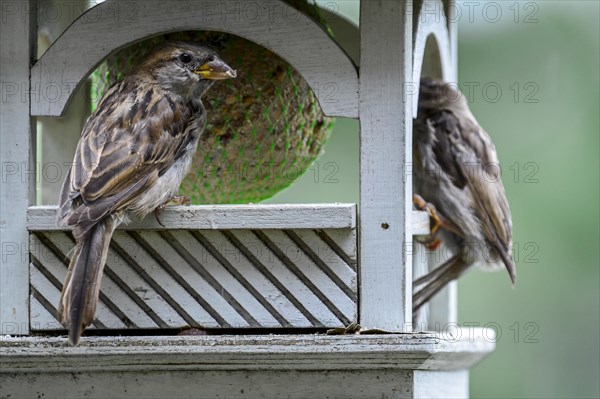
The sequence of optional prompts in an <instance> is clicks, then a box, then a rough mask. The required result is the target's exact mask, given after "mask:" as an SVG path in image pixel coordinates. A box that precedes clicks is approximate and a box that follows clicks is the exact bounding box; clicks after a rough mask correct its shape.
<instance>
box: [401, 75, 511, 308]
mask: <svg viewBox="0 0 600 399" xmlns="http://www.w3.org/2000/svg"><path fill="white" fill-rule="evenodd" d="M413 135H414V136H413V163H414V179H413V193H415V196H414V202H415V204H416V206H417V208H420V209H423V210H426V211H428V212H429V214H430V216H431V219H432V228H431V235H430V236H429V238H428V239H427V242H426V244H427V246H428V247H429V248H430V249H433V248H436V247H437V246H439V245H440V244H441V243H442V242H443V243H444V245H447V246H453V247H454V248H455V249H456V250H457V251H456V254H454V255H453V256H452V257H451V258H450V259H448V260H446V261H445V262H444V263H443V264H442V265H440V266H439V267H437V268H436V269H434V270H433V271H431V272H429V273H428V274H426V275H425V276H423V277H420V278H418V279H416V280H415V281H414V282H413V289H414V294H413V311H416V310H418V309H419V308H420V307H421V306H422V305H423V304H424V303H425V302H427V301H428V300H429V299H430V298H431V297H432V296H434V295H435V294H436V293H437V292H438V291H440V290H441V289H442V288H443V287H444V286H445V285H446V284H447V283H448V282H450V281H452V280H454V279H457V278H458V277H460V276H461V274H463V273H464V272H465V271H466V270H467V269H468V268H469V267H471V266H472V265H475V264H479V265H483V266H488V267H492V268H497V267H500V268H501V267H502V265H504V267H506V269H507V270H508V274H509V276H510V279H511V281H512V283H513V285H514V283H515V279H516V270H515V265H514V263H513V260H512V256H511V246H512V222H511V216H510V210H509V207H508V201H507V200H506V195H505V193H504V186H503V185H502V181H501V173H500V167H499V163H498V158H497V156H496V149H495V147H494V144H493V143H492V140H491V139H490V137H489V136H488V134H487V133H486V132H485V131H484V130H483V129H482V128H481V127H480V126H479V124H478V123H477V121H476V120H475V117H474V116H473V114H471V111H470V110H469V107H468V106H467V102H466V100H465V98H464V96H463V95H462V94H461V93H460V92H459V91H457V90H455V89H454V88H452V87H451V86H450V85H448V84H446V83H443V82H440V81H436V80H431V79H423V80H421V84H420V95H419V108H418V113H417V118H416V119H415V120H414V124H413Z"/></svg>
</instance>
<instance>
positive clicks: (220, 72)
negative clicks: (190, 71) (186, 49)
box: [194, 57, 237, 80]
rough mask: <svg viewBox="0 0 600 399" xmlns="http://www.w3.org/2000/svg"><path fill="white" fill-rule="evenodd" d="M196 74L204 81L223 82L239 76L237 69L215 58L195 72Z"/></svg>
mask: <svg viewBox="0 0 600 399" xmlns="http://www.w3.org/2000/svg"><path fill="white" fill-rule="evenodd" d="M194 73H197V74H198V75H200V76H202V77H203V78H204V79H212V80H223V79H231V78H235V77H236V76H237V72H236V71H235V69H232V68H231V67H230V66H229V65H227V64H226V63H224V62H223V61H221V60H220V59H219V58H217V57H215V59H214V60H212V61H210V62H207V63H206V64H204V65H202V66H201V67H199V68H196V69H195V70H194Z"/></svg>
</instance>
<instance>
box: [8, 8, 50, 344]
mask: <svg viewBox="0 0 600 399" xmlns="http://www.w3.org/2000/svg"><path fill="white" fill-rule="evenodd" d="M0 7H1V12H0V36H1V37H2V43H1V44H0V46H1V47H0V85H1V100H0V101H1V104H2V107H1V111H0V112H1V118H0V168H1V169H0V170H1V176H0V245H1V248H2V251H1V260H0V285H1V286H2V290H1V291H0V333H1V334H10V335H23V334H28V333H29V248H28V234H27V228H26V226H27V207H28V206H29V205H30V203H31V202H32V201H33V200H34V198H35V195H34V189H35V184H34V182H35V167H34V162H33V159H34V158H33V154H35V152H34V147H35V146H34V143H35V140H34V137H35V128H34V125H32V123H31V118H30V116H29V107H30V85H29V66H30V65H31V61H32V59H33V56H34V54H35V46H36V45H35V43H36V39H37V36H36V20H37V11H36V1H35V0H29V1H14V2H2V3H0ZM37 94H38V95H40V92H38V93H37Z"/></svg>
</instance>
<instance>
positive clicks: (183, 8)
mask: <svg viewBox="0 0 600 399" xmlns="http://www.w3.org/2000/svg"><path fill="white" fill-rule="evenodd" d="M118 7H119V3H118V2H117V1H115V0H107V1H105V2H103V3H101V4H98V5H96V6H94V7H92V8H90V9H89V10H87V11H86V12H85V13H84V14H82V15H81V17H79V18H78V19H77V20H76V21H75V22H74V23H73V24H72V25H71V26H70V27H69V28H68V29H67V30H66V31H65V32H64V33H63V34H62V35H61V37H60V38H59V39H58V40H56V42H55V43H54V44H53V45H52V46H51V47H50V48H49V49H48V51H46V53H44V55H43V56H42V57H41V58H40V59H39V60H38V61H37V62H36V63H35V64H34V65H33V67H32V68H31V87H32V90H33V91H36V92H37V93H39V95H38V96H36V98H33V99H32V102H31V115H32V116H61V115H62V114H63V113H64V111H65V109H66V107H67V105H68V104H69V102H70V100H71V98H72V96H73V94H74V92H75V91H76V89H77V88H78V87H79V86H80V85H81V84H82V83H83V80H84V79H85V77H87V76H88V75H89V74H90V73H91V71H92V70H93V69H94V68H95V67H96V66H97V65H98V64H99V63H100V62H101V61H102V60H103V59H104V58H105V57H107V56H108V55H109V54H110V53H112V52H114V51H116V50H118V49H120V48H122V47H125V46H127V45H130V44H132V43H134V42H136V41H140V40H142V39H145V38H147V37H151V36H155V35H158V34H162V33H168V32H174V31H184V30H212V31H221V32H227V33H232V34H234V35H237V36H240V37H243V38H246V39H248V40H251V41H253V42H255V43H257V44H259V45H261V46H263V47H265V48H267V49H269V50H271V51H273V52H274V53H276V54H278V55H279V56H281V57H282V58H283V59H285V60H286V61H288V62H289V63H290V64H291V65H292V66H293V67H294V68H296V70H297V71H298V72H299V73H300V74H301V75H302V76H303V77H304V79H306V81H307V83H308V84H309V86H310V87H311V88H312V90H313V91H314V93H315V95H316V97H317V99H318V101H319V103H320V105H321V108H322V109H323V112H324V113H325V114H326V115H327V116H342V117H350V118H357V117H358V75H357V70H356V67H355V65H354V64H353V62H352V60H351V59H350V58H349V57H348V56H347V55H346V53H344V51H343V50H342V49H341V48H340V47H339V46H338V45H337V44H336V43H335V41H333V40H332V39H331V38H330V37H329V36H328V35H327V33H326V32H325V31H324V30H323V29H322V28H321V26H319V24H318V23H316V22H315V21H314V20H312V19H311V18H310V17H308V16H306V15H304V14H302V13H301V12H299V11H297V10H296V9H295V8H293V7H291V6H289V5H287V4H286V3H284V2H283V1H281V0H259V1H254V2H247V3H244V2H239V1H235V0H220V1H213V0H211V1H209V0H198V1H194V2H190V1H182V0H170V1H157V0H130V1H128V2H127V7H128V9H129V10H131V11H130V12H129V13H128V12H125V11H124V10H123V7H121V8H120V9H119V8H118ZM127 18H129V19H131V21H126V20H125V21H124V20H123V19H127Z"/></svg>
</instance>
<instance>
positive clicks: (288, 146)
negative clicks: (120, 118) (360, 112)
mask: <svg viewBox="0 0 600 399" xmlns="http://www.w3.org/2000/svg"><path fill="white" fill-rule="evenodd" d="M167 39H178V40H193V41H198V42H203V43H207V44H209V45H210V46H211V47H213V48H214V49H215V50H216V51H217V52H218V54H219V56H220V57H221V58H222V59H223V60H224V61H225V62H227V63H228V64H229V65H231V66H232V67H233V68H234V69H236V70H237V72H238V77H237V78H236V79H232V80H225V81H219V82H216V83H215V84H214V85H213V86H212V87H211V89H210V90H209V92H208V93H207V94H206V96H205V98H204V106H205V108H206V112H207V115H208V122H207V125H206V129H205V130H204V133H203V135H202V137H201V139H200V143H199V145H198V151H197V152H196V155H195V157H194V163H193V165H192V169H191V172H190V174H189V175H188V176H187V177H186V178H185V180H184V181H183V183H182V185H181V189H180V193H181V194H182V195H185V196H186V197H188V198H189V199H190V200H191V202H192V203H193V204H223V203H229V204H235V203H249V202H253V203H255V202H260V201H262V200H265V199H267V198H270V197H272V196H273V195H275V194H277V193H278V192H280V191H281V190H283V189H284V188H286V187H288V186H289V185H290V184H292V183H293V182H294V181H296V180H297V179H298V178H299V177H300V176H301V175H302V174H303V173H304V172H305V171H306V170H307V169H308V168H309V167H310V166H311V164H312V163H313V162H314V161H315V159H316V158H317V157H318V156H319V155H320V154H321V152H322V151H323V147H324V145H325V142H326V141H327V139H328V137H329V135H330V133H331V128H332V126H333V119H331V118H326V117H325V116H324V115H323V112H322V111H321V107H320V106H319V104H318V102H317V99H316V97H315V96H314V94H313V92H312V91H311V89H310V88H309V86H308V84H307V83H306V81H305V80H304V78H303V77H302V76H301V75H300V74H299V73H298V72H296V70H294V69H293V68H292V67H291V66H290V65H289V64H288V63H287V62H286V61H284V60H283V59H281V58H280V57H278V56H277V55H275V54H274V53H272V52H270V51H269V50H266V49H264V48H263V47H260V46H259V45H257V44H254V43H253V42H250V41H248V40H245V39H242V38H239V37H237V36H233V35H229V34H224V33H218V32H196V31H195V32H178V33H174V34H169V35H164V36H159V37H154V38H151V39H148V40H145V41H143V42H139V43H136V44H134V45H132V46H129V47H127V48H126V49H124V50H121V51H120V52H117V53H116V54H114V55H112V56H110V57H109V58H108V59H107V60H106V62H105V63H103V64H102V65H100V66H99V67H98V69H97V70H96V72H95V74H94V80H95V82H94V83H95V84H94V85H93V86H94V88H96V89H97V90H96V93H95V97H96V98H100V97H101V95H102V92H104V91H105V88H107V87H109V86H110V85H112V84H113V83H114V82H116V81H117V80H119V79H120V77H121V76H122V75H123V74H124V73H126V72H127V71H128V70H129V69H130V68H131V66H132V65H133V64H134V63H135V62H134V60H139V59H140V57H143V56H144V55H145V54H146V53H147V52H148V51H149V50H151V49H152V48H153V47H154V46H155V45H156V44H158V43H161V42H162V41H164V40H167Z"/></svg>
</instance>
